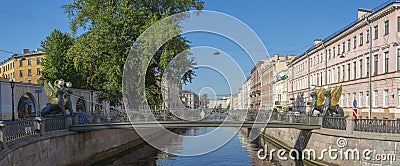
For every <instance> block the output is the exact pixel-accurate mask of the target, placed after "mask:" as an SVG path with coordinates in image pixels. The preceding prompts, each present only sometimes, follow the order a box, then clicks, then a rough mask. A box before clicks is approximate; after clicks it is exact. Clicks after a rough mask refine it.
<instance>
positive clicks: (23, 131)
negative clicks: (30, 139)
mask: <svg viewBox="0 0 400 166" xmlns="http://www.w3.org/2000/svg"><path fill="white" fill-rule="evenodd" d="M3 125H4V127H3V129H2V131H3V138H4V140H3V141H4V142H9V141H12V140H16V139H19V138H22V137H25V136H30V135H35V134H37V133H38V132H37V130H35V129H36V128H35V120H33V119H26V120H17V121H7V122H3Z"/></svg>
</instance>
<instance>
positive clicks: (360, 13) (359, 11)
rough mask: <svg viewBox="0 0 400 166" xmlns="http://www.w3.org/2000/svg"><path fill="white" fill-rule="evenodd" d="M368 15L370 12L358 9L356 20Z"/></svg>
mask: <svg viewBox="0 0 400 166" xmlns="http://www.w3.org/2000/svg"><path fill="white" fill-rule="evenodd" d="M368 13H371V10H369V9H363V8H358V20H361V19H364V18H365V16H366V15H367V14H368Z"/></svg>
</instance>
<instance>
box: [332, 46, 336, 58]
mask: <svg viewBox="0 0 400 166" xmlns="http://www.w3.org/2000/svg"><path fill="white" fill-rule="evenodd" d="M332 50H333V57H335V56H336V49H335V47H333V49H332Z"/></svg>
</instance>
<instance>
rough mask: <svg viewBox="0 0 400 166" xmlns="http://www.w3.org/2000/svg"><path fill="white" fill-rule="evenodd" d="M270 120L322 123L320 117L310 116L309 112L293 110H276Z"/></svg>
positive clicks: (310, 123) (308, 123) (309, 123)
mask: <svg viewBox="0 0 400 166" xmlns="http://www.w3.org/2000/svg"><path fill="white" fill-rule="evenodd" d="M270 120H271V121H281V122H287V123H300V124H307V125H321V118H320V117H310V116H308V115H307V114H300V113H293V112H274V113H272V115H271V118H270Z"/></svg>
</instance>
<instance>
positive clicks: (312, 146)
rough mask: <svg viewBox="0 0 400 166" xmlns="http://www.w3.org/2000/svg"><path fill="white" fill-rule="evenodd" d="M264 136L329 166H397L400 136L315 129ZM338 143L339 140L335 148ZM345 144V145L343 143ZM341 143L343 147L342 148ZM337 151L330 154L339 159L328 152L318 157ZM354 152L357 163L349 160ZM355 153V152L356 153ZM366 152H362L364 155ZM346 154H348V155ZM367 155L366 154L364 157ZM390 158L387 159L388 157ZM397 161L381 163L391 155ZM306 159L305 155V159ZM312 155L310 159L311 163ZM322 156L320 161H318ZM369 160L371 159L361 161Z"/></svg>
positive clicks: (267, 132)
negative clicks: (353, 151) (307, 152)
mask: <svg viewBox="0 0 400 166" xmlns="http://www.w3.org/2000/svg"><path fill="white" fill-rule="evenodd" d="M263 133H264V136H266V137H268V138H270V139H272V140H273V141H274V142H278V143H280V144H282V145H284V146H286V147H289V148H293V149H297V150H298V151H299V152H302V151H303V150H304V149H307V150H314V151H315V152H316V155H315V157H316V159H315V160H314V161H317V162H318V161H323V162H321V163H328V164H329V165H400V155H399V154H398V153H400V134H386V133H372V132H358V131H350V130H334V129H324V128H323V129H318V130H298V129H290V128H284V129H283V128H274V129H272V128H267V129H265V130H264V132H263ZM338 139H340V140H341V143H339V145H341V146H343V145H344V146H343V147H339V146H338ZM343 140H345V142H344V141H343ZM343 142H344V144H343ZM330 148H331V149H337V150H338V152H333V153H332V154H333V156H335V154H337V155H338V157H337V159H334V158H333V159H332V158H331V157H330V156H329V153H328V152H325V153H324V155H321V152H323V151H324V150H329V149H330ZM353 149H357V151H358V152H359V155H358V156H359V159H357V158H355V159H352V157H351V156H355V157H356V156H357V155H353V154H352V153H351V150H353ZM357 151H355V152H356V153H357ZM364 151H365V152H364ZM347 152H349V153H347ZM363 153H368V154H363ZM388 154H390V155H391V156H390V155H388ZM392 154H394V156H395V157H396V158H395V160H396V161H393V160H392V159H391V160H392V161H388V160H389V159H386V161H383V160H382V159H383V158H384V157H386V158H389V157H392V158H393V155H392ZM306 156H307V155H306ZM312 156H313V155H311V156H310V157H311V159H313V158H312ZM321 156H324V157H323V159H322V160H319V159H318V157H321ZM364 156H366V157H370V159H366V158H364Z"/></svg>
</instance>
